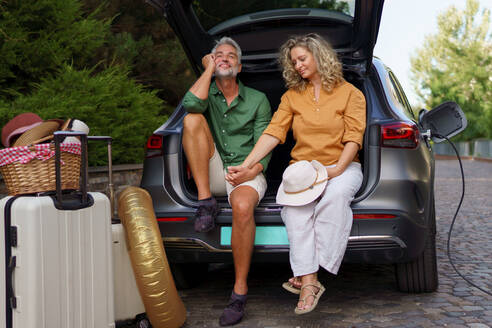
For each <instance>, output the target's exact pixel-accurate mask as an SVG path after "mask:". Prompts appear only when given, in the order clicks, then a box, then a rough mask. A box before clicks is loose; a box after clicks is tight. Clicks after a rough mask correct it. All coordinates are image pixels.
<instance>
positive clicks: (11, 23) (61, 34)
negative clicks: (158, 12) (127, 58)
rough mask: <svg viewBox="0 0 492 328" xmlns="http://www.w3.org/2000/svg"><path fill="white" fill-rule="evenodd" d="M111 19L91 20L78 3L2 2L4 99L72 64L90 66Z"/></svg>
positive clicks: (0, 93)
mask: <svg viewBox="0 0 492 328" xmlns="http://www.w3.org/2000/svg"><path fill="white" fill-rule="evenodd" d="M108 33H109V20H107V19H106V20H98V19H95V18H94V17H93V16H91V15H88V16H85V15H84V14H83V12H82V11H81V5H80V3H79V2H78V1H74V0H70V1H54V0H37V1H33V0H9V1H4V0H0V98H4V99H7V100H12V99H14V98H15V97H16V96H18V95H20V94H26V93H28V92H29V91H30V88H31V86H32V83H36V82H39V81H40V80H41V78H43V77H45V76H47V75H49V74H53V73H55V72H56V71H57V70H58V69H59V68H60V67H61V66H62V65H63V63H66V62H73V63H74V65H75V67H78V68H81V67H84V66H86V65H87V63H88V62H89V61H90V60H91V58H92V56H93V54H94V52H95V51H96V49H97V48H99V47H100V46H101V45H102V44H103V43H104V41H105V38H106V37H107V35H108Z"/></svg>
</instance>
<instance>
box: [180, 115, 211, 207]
mask: <svg viewBox="0 0 492 328" xmlns="http://www.w3.org/2000/svg"><path fill="white" fill-rule="evenodd" d="M183 148H184V151H185V154H186V158H187V160H188V164H189V165H190V169H191V172H192V174H193V178H194V180H195V184H196V187H197V189H198V199H199V200H200V199H206V198H209V197H211V196H212V195H211V193H210V184H209V175H208V174H209V173H208V162H209V160H210V158H211V157H212V155H213V154H214V139H213V137H212V133H211V132H210V128H209V127H208V124H207V120H206V119H205V117H204V116H203V115H202V114H193V113H190V114H188V115H186V116H185V118H184V121H183Z"/></svg>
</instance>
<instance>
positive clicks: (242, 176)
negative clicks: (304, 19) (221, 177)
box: [225, 166, 258, 187]
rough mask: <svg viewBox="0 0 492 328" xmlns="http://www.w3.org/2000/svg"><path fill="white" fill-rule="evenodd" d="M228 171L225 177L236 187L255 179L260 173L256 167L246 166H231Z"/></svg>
mask: <svg viewBox="0 0 492 328" xmlns="http://www.w3.org/2000/svg"><path fill="white" fill-rule="evenodd" d="M227 172H228V173H227V174H226V177H225V179H226V180H227V181H228V182H229V183H230V184H231V185H232V186H234V187H235V186H237V185H240V184H241V183H243V182H246V181H249V180H252V179H254V178H255V177H256V175H257V174H258V172H257V170H256V169H254V168H251V169H250V168H248V167H245V166H229V167H228V168H227Z"/></svg>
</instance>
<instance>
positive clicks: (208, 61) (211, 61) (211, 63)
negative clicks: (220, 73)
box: [202, 54, 215, 72]
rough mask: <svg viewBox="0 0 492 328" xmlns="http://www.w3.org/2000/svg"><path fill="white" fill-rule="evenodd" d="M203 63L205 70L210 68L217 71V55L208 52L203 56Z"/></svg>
mask: <svg viewBox="0 0 492 328" xmlns="http://www.w3.org/2000/svg"><path fill="white" fill-rule="evenodd" d="M202 65H203V68H204V69H205V70H207V69H210V70H212V72H215V55H213V54H207V55H205V56H203V58H202Z"/></svg>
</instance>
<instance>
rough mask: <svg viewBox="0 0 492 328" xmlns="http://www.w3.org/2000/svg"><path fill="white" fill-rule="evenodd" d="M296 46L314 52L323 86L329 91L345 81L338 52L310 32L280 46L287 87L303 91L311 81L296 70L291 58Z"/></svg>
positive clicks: (281, 63)
mask: <svg viewBox="0 0 492 328" xmlns="http://www.w3.org/2000/svg"><path fill="white" fill-rule="evenodd" d="M295 47H303V48H305V49H307V50H309V51H310V52H311V53H312V54H313V56H314V60H315V61H316V64H317V68H318V72H319V75H320V77H321V83H322V87H323V89H325V90H326V91H327V92H331V91H332V90H333V89H334V88H335V87H336V86H337V85H338V84H339V83H341V82H343V81H344V79H343V73H342V63H341V62H340V60H339V59H338V57H337V54H336V52H335V51H334V50H333V48H332V47H331V45H330V44H329V43H328V42H327V41H326V40H324V39H323V38H322V37H321V36H319V35H318V34H315V33H310V34H307V35H303V36H295V37H293V38H290V39H289V40H287V41H286V42H285V43H284V44H283V45H282V46H281V47H280V59H279V60H280V65H281V66H282V70H283V72H282V76H283V77H284V80H285V84H286V86H287V88H289V89H290V88H292V89H294V90H296V91H303V90H305V89H306V86H307V85H308V83H309V81H308V80H307V79H303V78H302V76H301V75H300V74H299V73H298V72H297V71H296V69H295V67H294V64H293V63H292V59H291V58H290V52H291V50H292V48H295Z"/></svg>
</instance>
